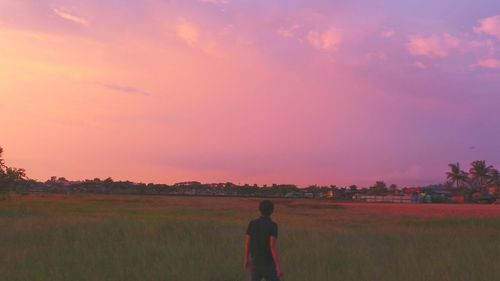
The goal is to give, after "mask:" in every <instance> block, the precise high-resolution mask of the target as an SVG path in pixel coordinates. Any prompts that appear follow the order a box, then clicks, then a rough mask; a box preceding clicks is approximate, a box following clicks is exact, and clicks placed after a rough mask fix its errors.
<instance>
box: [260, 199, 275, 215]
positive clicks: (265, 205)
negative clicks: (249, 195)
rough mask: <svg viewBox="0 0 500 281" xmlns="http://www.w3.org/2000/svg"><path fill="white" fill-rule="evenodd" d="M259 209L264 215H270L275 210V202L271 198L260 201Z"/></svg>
mask: <svg viewBox="0 0 500 281" xmlns="http://www.w3.org/2000/svg"><path fill="white" fill-rule="evenodd" d="M259 211H260V213H261V214H262V215H263V216H265V217H269V216H270V215H271V214H272V213H273V211H274V204H273V202H271V201H269V200H264V201H262V202H260V204H259Z"/></svg>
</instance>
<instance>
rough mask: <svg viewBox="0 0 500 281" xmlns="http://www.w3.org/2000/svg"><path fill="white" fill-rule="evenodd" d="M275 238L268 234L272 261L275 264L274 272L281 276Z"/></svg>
mask: <svg viewBox="0 0 500 281" xmlns="http://www.w3.org/2000/svg"><path fill="white" fill-rule="evenodd" d="M277 243H278V241H277V239H276V237H274V236H269V246H271V255H272V256H273V260H274V263H275V264H276V273H277V274H278V276H279V277H281V276H283V271H282V270H281V263H280V256H279V255H278V249H277Z"/></svg>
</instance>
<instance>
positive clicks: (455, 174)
mask: <svg viewBox="0 0 500 281" xmlns="http://www.w3.org/2000/svg"><path fill="white" fill-rule="evenodd" d="M448 166H449V167H450V169H451V171H450V172H446V178H448V182H449V183H451V185H452V186H453V185H454V186H455V187H456V188H460V187H463V186H464V185H465V184H466V183H468V182H469V175H468V174H467V173H466V172H464V171H462V170H460V164H459V163H456V164H448Z"/></svg>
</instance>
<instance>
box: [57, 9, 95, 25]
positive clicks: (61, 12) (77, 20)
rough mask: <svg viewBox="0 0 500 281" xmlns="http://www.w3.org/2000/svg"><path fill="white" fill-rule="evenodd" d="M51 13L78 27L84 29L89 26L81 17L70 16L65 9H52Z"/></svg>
mask: <svg viewBox="0 0 500 281" xmlns="http://www.w3.org/2000/svg"><path fill="white" fill-rule="evenodd" d="M52 12H54V14H56V15H57V16H59V17H60V18H62V19H65V20H67V21H71V22H73V23H76V24H78V25H82V26H85V27H87V26H89V22H88V21H87V20H86V19H84V18H82V17H78V16H75V15H73V14H70V13H68V12H67V11H66V10H65V9H62V8H52Z"/></svg>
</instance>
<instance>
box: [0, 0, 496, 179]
mask: <svg viewBox="0 0 500 281" xmlns="http://www.w3.org/2000/svg"><path fill="white" fill-rule="evenodd" d="M0 120H1V126H0V146H2V147H3V148H4V149H5V155H4V156H5V158H6V160H7V163H8V164H10V165H11V166H16V167H22V168H25V169H26V170H27V173H28V175H29V176H30V177H31V178H35V179H39V180H46V179H47V178H49V177H50V176H65V177H66V178H68V179H72V180H78V179H84V178H94V177H100V178H106V177H108V176H109V177H112V178H113V179H115V180H132V181H142V182H156V183H174V182H178V181H185V180H199V181H203V182H226V181H232V182H235V183H249V184H253V183H259V184H265V183H267V184H271V183H296V184H299V185H301V186H304V185H309V184H337V185H348V184H358V185H368V184H371V183H373V182H375V181H376V180H384V181H386V182H388V183H397V184H399V185H410V186H411V185H421V184H428V183H438V182H443V181H444V180H445V175H444V173H445V172H446V171H447V170H448V167H447V164H448V163H452V162H460V163H461V164H462V166H463V168H464V169H468V165H469V163H470V162H471V161H473V160H486V161H487V162H489V164H493V165H495V166H497V168H500V122H499V121H500V1H498V0H475V1H469V0H404V1H402V0H378V1H377V0H339V1H332V0H329V1H327V0H324V1H313V0H308V1H296V0H286V1H285V0H283V1H277V0H247V1H237V0H85V1H76V0H58V1H56V0H54V1H49V0H0Z"/></svg>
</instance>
